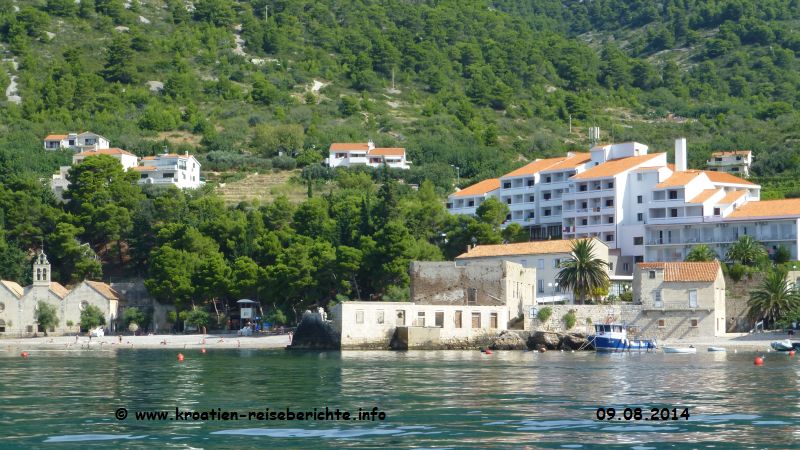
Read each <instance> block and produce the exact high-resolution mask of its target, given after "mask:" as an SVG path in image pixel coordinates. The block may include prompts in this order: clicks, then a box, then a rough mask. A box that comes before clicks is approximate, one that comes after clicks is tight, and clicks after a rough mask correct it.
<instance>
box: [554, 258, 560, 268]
mask: <svg viewBox="0 0 800 450" xmlns="http://www.w3.org/2000/svg"><path fill="white" fill-rule="evenodd" d="M559 264H561V260H560V259H558V258H554V259H553V269H558V266H559Z"/></svg>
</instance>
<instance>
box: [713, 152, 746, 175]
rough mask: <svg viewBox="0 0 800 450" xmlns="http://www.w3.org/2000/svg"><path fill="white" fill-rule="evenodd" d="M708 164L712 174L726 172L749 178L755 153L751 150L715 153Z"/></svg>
mask: <svg viewBox="0 0 800 450" xmlns="http://www.w3.org/2000/svg"><path fill="white" fill-rule="evenodd" d="M706 164H707V167H708V170H710V171H712V172H726V173H731V174H733V175H741V176H743V177H748V176H750V165H751V164H753V152H751V151H750V150H736V151H732V152H714V153H712V154H711V159H709V160H708V161H706Z"/></svg>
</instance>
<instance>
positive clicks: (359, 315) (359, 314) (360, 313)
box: [356, 309, 364, 323]
mask: <svg viewBox="0 0 800 450" xmlns="http://www.w3.org/2000/svg"><path fill="white" fill-rule="evenodd" d="M356 323H364V310H363V309H357V310H356Z"/></svg>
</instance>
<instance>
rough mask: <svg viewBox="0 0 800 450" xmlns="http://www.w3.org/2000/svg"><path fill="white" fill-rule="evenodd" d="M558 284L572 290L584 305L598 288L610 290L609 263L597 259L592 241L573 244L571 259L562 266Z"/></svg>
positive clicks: (586, 240)
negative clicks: (587, 298) (587, 297)
mask: <svg viewBox="0 0 800 450" xmlns="http://www.w3.org/2000/svg"><path fill="white" fill-rule="evenodd" d="M560 267H561V270H559V271H558V275H557V276H556V283H557V284H558V286H559V287H560V288H562V289H565V290H571V291H572V292H574V293H575V295H577V296H578V298H579V299H580V304H583V303H584V300H585V299H586V296H587V295H589V294H591V293H592V292H593V291H595V290H596V289H598V288H608V286H609V284H610V282H609V280H608V262H606V261H603V260H602V259H600V258H595V254H594V243H593V242H592V241H591V240H590V239H582V240H579V241H573V242H572V253H571V255H570V259H568V260H566V261H564V262H562V263H561V265H560Z"/></svg>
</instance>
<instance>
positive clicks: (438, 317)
mask: <svg viewBox="0 0 800 450" xmlns="http://www.w3.org/2000/svg"><path fill="white" fill-rule="evenodd" d="M434 326H437V327H439V328H444V311H436V314H435V316H434Z"/></svg>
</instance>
